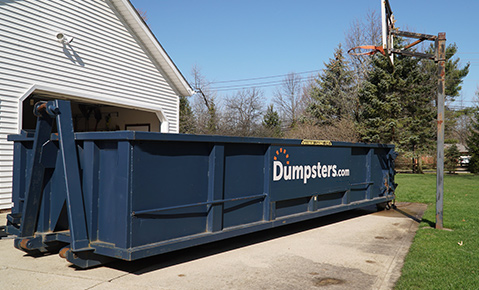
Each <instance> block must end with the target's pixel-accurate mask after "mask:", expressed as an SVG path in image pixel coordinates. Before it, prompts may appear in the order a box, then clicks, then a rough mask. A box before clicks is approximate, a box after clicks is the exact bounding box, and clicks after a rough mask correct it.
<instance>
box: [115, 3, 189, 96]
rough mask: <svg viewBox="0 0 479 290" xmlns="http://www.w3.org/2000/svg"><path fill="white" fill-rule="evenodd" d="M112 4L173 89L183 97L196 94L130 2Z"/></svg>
mask: <svg viewBox="0 0 479 290" xmlns="http://www.w3.org/2000/svg"><path fill="white" fill-rule="evenodd" d="M110 3H111V4H112V5H113V6H114V7H115V9H116V10H117V12H118V13H119V14H120V16H121V17H122V18H123V20H124V21H125V22H126V24H127V25H128V26H129V28H130V30H131V32H132V33H134V34H135V35H136V36H137V38H138V39H139V41H141V43H142V44H143V46H144V47H145V49H147V50H148V52H149V54H150V55H151V57H153V59H154V61H155V62H156V63H157V65H158V66H159V68H160V70H161V71H162V72H163V73H164V76H165V78H167V79H168V81H169V82H170V84H171V85H172V87H173V89H174V90H175V91H176V92H177V93H178V94H179V95H181V96H190V95H192V94H193V93H194V91H193V89H192V88H191V86H190V85H189V84H188V82H187V81H186V79H185V77H184V76H183V75H182V74H181V72H180V71H179V69H178V68H177V67H176V65H175V64H174V63H173V61H172V60H171V58H170V57H169V56H168V54H167V53H166V51H165V50H164V49H163V47H162V46H161V44H160V43H159V41H158V40H157V39H156V37H155V35H154V34H153V32H151V30H150V28H149V27H148V25H146V23H145V22H144V21H143V19H142V18H141V16H140V15H139V14H138V12H137V11H136V9H135V8H134V7H133V5H132V4H131V3H130V1H129V0H110Z"/></svg>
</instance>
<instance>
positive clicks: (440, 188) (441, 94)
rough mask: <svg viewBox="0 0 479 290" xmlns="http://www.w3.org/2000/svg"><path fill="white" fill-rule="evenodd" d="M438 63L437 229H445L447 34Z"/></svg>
mask: <svg viewBox="0 0 479 290" xmlns="http://www.w3.org/2000/svg"><path fill="white" fill-rule="evenodd" d="M436 52H437V62H438V77H439V80H438V82H437V166H436V170H437V177H436V181H437V183H436V229H442V228H443V220H442V214H443V202H444V200H443V197H444V99H445V86H446V33H445V32H441V33H439V34H438V38H437V40H436Z"/></svg>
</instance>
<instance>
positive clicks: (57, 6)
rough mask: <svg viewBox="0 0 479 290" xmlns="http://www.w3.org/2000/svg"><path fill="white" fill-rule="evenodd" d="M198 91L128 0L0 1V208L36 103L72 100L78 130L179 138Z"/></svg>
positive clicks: (8, 201) (7, 195)
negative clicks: (19, 137)
mask: <svg viewBox="0 0 479 290" xmlns="http://www.w3.org/2000/svg"><path fill="white" fill-rule="evenodd" d="M191 94H192V89H191V87H190V86H189V85H188V83H187V82H186V80H185V78H184V77H183V76H182V75H181V73H180V72H179V70H178V69H177V67H176V66H175V64H174V63H173V62H172V60H171V59H170V58H169V56H168V55H167V54H166V52H165V50H164V49H163V48H162V47H161V45H160V44H159V43H158V41H157V39H156V38H155V36H154V35H153V34H152V32H151V31H150V29H149V28H148V27H147V25H146V24H145V23H144V21H143V20H142V19H141V17H140V16H139V15H138V13H137V12H136V10H135V8H134V7H133V6H132V5H131V3H130V2H129V1H128V0H83V1H74V0H48V1H38V0H0V209H4V208H10V207H11V184H12V161H13V156H12V155H13V144H12V142H9V141H7V135H9V134H16V133H18V132H19V131H20V130H22V129H33V128H34V127H35V119H34V118H33V116H32V113H31V112H32V105H33V104H34V103H35V102H36V101H38V100H48V99H52V98H62V99H68V100H71V101H72V104H73V108H72V109H73V115H74V125H75V128H76V130H78V131H85V130H89V131H93V130H118V129H121V130H124V129H136V130H149V131H157V132H170V133H177V132H178V122H179V111H178V110H179V97H180V96H187V95H191Z"/></svg>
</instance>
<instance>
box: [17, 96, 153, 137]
mask: <svg viewBox="0 0 479 290" xmlns="http://www.w3.org/2000/svg"><path fill="white" fill-rule="evenodd" d="M52 99H54V98H53V97H46V96H44V95H39V94H32V95H30V96H29V97H28V98H26V99H25V100H24V101H23V114H22V129H24V130H34V129H35V126H36V122H37V119H36V117H35V116H34V115H33V113H32V112H33V107H34V105H35V103H37V102H39V101H49V100H52ZM63 99H64V98H63ZM69 101H70V102H71V106H72V116H73V127H74V130H75V132H92V131H118V130H132V131H147V132H160V128H161V122H160V120H159V119H158V117H157V115H156V114H155V113H153V112H146V111H141V110H135V109H128V108H123V107H116V106H111V105H105V104H96V103H89V102H83V101H78V100H69Z"/></svg>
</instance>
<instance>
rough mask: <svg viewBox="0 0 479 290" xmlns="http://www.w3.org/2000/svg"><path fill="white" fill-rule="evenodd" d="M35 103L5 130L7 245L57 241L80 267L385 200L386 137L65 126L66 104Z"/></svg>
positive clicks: (390, 181)
mask: <svg viewBox="0 0 479 290" xmlns="http://www.w3.org/2000/svg"><path fill="white" fill-rule="evenodd" d="M35 108H36V109H35V114H36V115H37V116H38V121H37V127H36V130H35V133H34V134H33V133H28V132H23V133H22V134H20V135H10V136H9V140H11V141H14V174H13V203H14V206H13V208H12V213H11V214H9V215H8V216H7V219H8V221H7V231H8V232H9V233H10V234H14V235H17V238H16V239H15V247H16V248H18V249H21V250H23V251H26V252H30V251H40V252H56V251H60V255H61V256H62V257H64V258H66V259H67V260H68V261H70V262H71V263H73V264H75V265H77V266H79V267H81V268H88V267H91V266H95V265H99V264H103V263H106V262H109V261H111V260H112V259H123V260H128V261H131V260H136V259H140V258H144V257H148V256H153V255H158V254H162V253H166V252H170V251H174V250H178V249H182V248H187V247H192V246H195V245H199V244H204V243H209V242H213V241H218V240H221V239H226V238H231V237H234V236H238V235H242V234H246V233H252V232H256V231H261V230H264V229H268V228H272V227H276V226H280V225H284V224H290V223H294V222H298V221H303V220H307V219H312V218H316V217H319V216H324V215H328V214H332V213H337V212H341V211H346V210H350V209H353V208H358V207H364V206H367V205H374V204H377V205H384V204H386V203H388V202H390V201H391V200H393V199H394V189H395V183H394V159H395V157H396V153H395V152H394V146H392V145H381V144H353V143H344V142H330V141H317V140H288V139H271V138H239V137H225V136H195V135H182V134H164V133H153V132H133V131H116V132H82V133H74V132H73V125H72V116H71V109H70V104H69V102H67V101H61V100H55V101H50V102H48V103H39V104H37V105H36V106H35ZM55 122H56V128H57V131H58V133H55V134H52V127H53V125H54V123H55Z"/></svg>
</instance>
